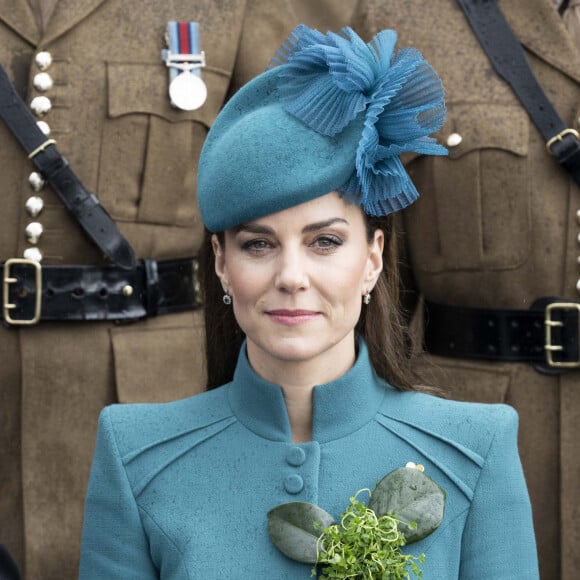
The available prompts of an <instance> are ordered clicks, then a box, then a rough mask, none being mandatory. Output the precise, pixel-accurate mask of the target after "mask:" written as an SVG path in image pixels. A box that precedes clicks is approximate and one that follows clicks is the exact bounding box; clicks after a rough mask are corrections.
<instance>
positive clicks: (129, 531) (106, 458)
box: [79, 408, 159, 580]
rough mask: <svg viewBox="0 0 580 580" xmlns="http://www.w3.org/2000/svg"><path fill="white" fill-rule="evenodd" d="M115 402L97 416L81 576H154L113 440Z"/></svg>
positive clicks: (84, 579) (127, 579) (83, 579)
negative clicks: (112, 410) (112, 415)
mask: <svg viewBox="0 0 580 580" xmlns="http://www.w3.org/2000/svg"><path fill="white" fill-rule="evenodd" d="M110 412H111V408H106V409H104V410H103V411H102V412H101V416H100V417H99V430H98V435H97V446H96V451H95V456H94V459H93V466H92V468H91V476H90V480H89V486H88V491H87V496H86V500H85V513H84V523H83V535H82V545H81V563H80V572H79V580H93V579H94V580H97V579H98V580H102V579H103V578H107V580H116V579H118V580H121V579H122V580H149V579H151V580H153V579H157V578H158V577H159V575H158V573H157V571H156V569H155V566H154V565H153V562H152V561H151V557H150V551H149V543H148V540H147V536H146V534H145V531H144V529H143V527H142V522H141V518H140V515H139V510H138V507H137V503H136V501H135V497H134V496H133V493H132V490H131V487H130V485H129V481H128V479H127V475H126V472H125V468H124V466H123V463H122V460H121V457H120V454H119V450H118V448H117V444H116V441H115V436H114V431H113V427H112V425H111V419H110Z"/></svg>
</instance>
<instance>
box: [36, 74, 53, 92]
mask: <svg viewBox="0 0 580 580" xmlns="http://www.w3.org/2000/svg"><path fill="white" fill-rule="evenodd" d="M32 84H33V85H34V88H35V89H36V90H37V91H41V92H43V93H44V92H45V91H49V90H50V89H52V87H53V86H54V82H53V81H52V77H51V76H50V75H49V74H48V73H46V72H40V73H38V74H36V75H34V79H33V80H32Z"/></svg>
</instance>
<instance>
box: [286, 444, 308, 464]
mask: <svg viewBox="0 0 580 580" xmlns="http://www.w3.org/2000/svg"><path fill="white" fill-rule="evenodd" d="M286 461H287V462H288V463H289V464H290V465H293V466H294V467H299V466H300V465H302V464H303V463H304V462H305V461H306V453H305V452H304V449H302V447H292V449H290V450H289V451H288V453H287V454H286Z"/></svg>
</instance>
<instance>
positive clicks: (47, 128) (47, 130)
mask: <svg viewBox="0 0 580 580" xmlns="http://www.w3.org/2000/svg"><path fill="white" fill-rule="evenodd" d="M36 124H37V125H38V128H39V129H40V130H41V131H42V132H43V133H44V134H45V135H46V136H47V137H48V136H49V135H50V125H49V124H48V123H46V122H45V121H37V122H36Z"/></svg>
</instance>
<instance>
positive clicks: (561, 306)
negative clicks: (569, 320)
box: [544, 302, 580, 369]
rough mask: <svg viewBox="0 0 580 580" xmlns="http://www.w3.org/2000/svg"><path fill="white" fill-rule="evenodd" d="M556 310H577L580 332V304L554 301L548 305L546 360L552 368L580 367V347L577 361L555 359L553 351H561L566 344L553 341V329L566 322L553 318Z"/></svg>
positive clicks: (579, 330)
mask: <svg viewBox="0 0 580 580" xmlns="http://www.w3.org/2000/svg"><path fill="white" fill-rule="evenodd" d="M554 310H576V311H577V312H578V321H579V324H578V328H577V329H576V332H577V333H579V334H580V304H578V303H575V302H553V303H552V304H549V305H548V306H547V307H546V314H545V318H544V325H545V328H546V344H545V345H544V350H545V351H546V361H547V363H548V366H549V367H552V368H568V369H570V368H580V348H579V352H578V353H577V360H575V361H567V362H566V361H557V360H554V357H553V353H555V352H561V351H563V350H564V346H563V345H561V344H553V343H552V329H553V328H554V327H563V326H564V323H563V322H562V321H560V320H552V312H553V311H554Z"/></svg>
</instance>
